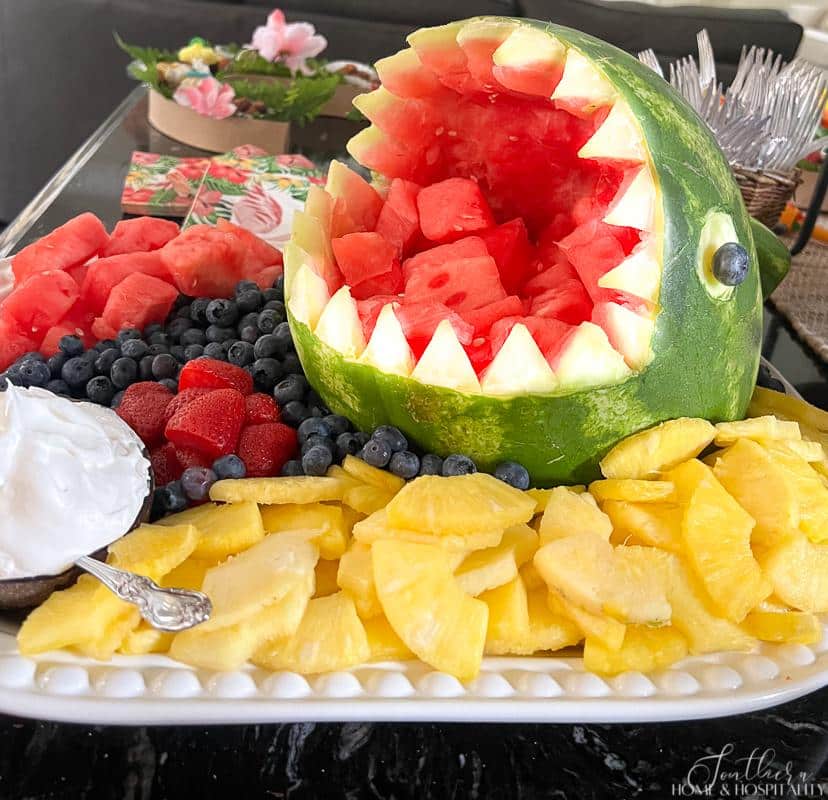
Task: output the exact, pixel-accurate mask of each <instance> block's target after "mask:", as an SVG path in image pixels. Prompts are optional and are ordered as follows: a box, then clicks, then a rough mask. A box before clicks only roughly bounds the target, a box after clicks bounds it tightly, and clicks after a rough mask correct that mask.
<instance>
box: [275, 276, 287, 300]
mask: <svg viewBox="0 0 828 800" xmlns="http://www.w3.org/2000/svg"><path fill="white" fill-rule="evenodd" d="M273 291H274V292H276V299H277V300H284V299H285V276H284V275H280V276H279V277H278V278H276V280H275V281H273Z"/></svg>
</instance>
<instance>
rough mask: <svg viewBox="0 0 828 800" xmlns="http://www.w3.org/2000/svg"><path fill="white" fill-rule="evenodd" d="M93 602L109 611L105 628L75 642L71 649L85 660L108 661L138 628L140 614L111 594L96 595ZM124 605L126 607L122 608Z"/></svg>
mask: <svg viewBox="0 0 828 800" xmlns="http://www.w3.org/2000/svg"><path fill="white" fill-rule="evenodd" d="M93 602H95V603H96V604H98V605H99V606H101V607H103V608H104V609H106V608H108V609H110V612H109V614H108V615H107V616H108V621H107V623H106V626H105V627H104V628H101V629H99V630H96V631H95V632H94V633H93V634H90V635H88V636H87V637H86V638H85V639H82V640H81V641H79V642H75V644H74V645H73V649H74V650H76V651H77V652H79V653H80V654H81V655H84V656H86V657H87V658H95V659H97V660H98V661H108V660H109V659H110V658H112V656H113V654H114V653H115V651H116V650H117V649H118V648H119V647H120V646H121V645H122V644H123V642H124V640H125V639H126V637H127V636H129V634H130V633H131V632H132V631H134V630H135V628H137V627H138V624H139V623H140V622H141V614H140V612H139V611H138V609H137V608H136V607H135V606H129V605H128V604H125V603H124V602H123V601H122V600H119V599H118V598H117V597H115V595H113V594H107V595H104V596H101V595H98V596H97V597H96V598H95V600H94V601H93ZM124 605H127V607H126V608H124Z"/></svg>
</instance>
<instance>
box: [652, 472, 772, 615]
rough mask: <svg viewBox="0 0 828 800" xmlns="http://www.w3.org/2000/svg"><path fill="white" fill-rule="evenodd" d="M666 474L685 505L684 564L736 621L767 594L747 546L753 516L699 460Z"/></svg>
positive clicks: (766, 584)
mask: <svg viewBox="0 0 828 800" xmlns="http://www.w3.org/2000/svg"><path fill="white" fill-rule="evenodd" d="M668 474H669V476H670V479H671V480H672V481H673V482H674V483H675V486H676V492H677V494H678V497H679V501H680V502H681V504H682V506H684V509H685V510H684V519H683V521H682V529H681V532H682V540H683V541H684V546H685V549H686V552H687V555H688V557H689V559H690V563H691V565H692V566H693V569H694V570H695V572H696V574H697V575H698V576H699V577H700V578H701V580H702V582H703V584H704V588H705V589H706V590H707V593H708V594H709V595H710V598H711V599H712V600H713V604H714V606H715V607H716V609H717V610H718V611H719V613H720V614H721V615H722V616H724V617H725V618H727V619H729V620H730V621H731V622H741V621H742V620H743V619H744V618H745V616H746V615H747V613H748V611H750V610H751V609H752V608H754V607H755V606H756V604H757V603H759V602H761V601H762V600H764V599H765V598H766V597H767V596H768V595H769V594H770V592H771V586H770V583H769V581H768V580H767V579H766V578H765V577H764V576H763V575H762V570H761V569H760V567H759V564H758V563H757V561H756V559H755V558H754V557H753V552H752V551H751V549H750V538H751V532H752V530H753V526H754V521H753V518H752V517H751V516H750V515H749V514H748V513H747V512H746V511H745V510H744V509H743V508H742V507H741V506H740V505H739V504H738V503H737V502H736V501H735V500H734V499H733V498H732V497H731V496H730V495H729V494H728V493H727V491H725V488H724V487H723V486H722V485H721V484H720V483H719V482H718V481H717V480H716V477H715V475H714V474H713V471H712V470H711V469H710V467H708V466H706V465H705V464H702V462H701V461H696V460H692V461H686V462H685V463H684V464H682V465H681V466H679V467H676V468H675V469H673V470H671V471H670V472H669V473H668Z"/></svg>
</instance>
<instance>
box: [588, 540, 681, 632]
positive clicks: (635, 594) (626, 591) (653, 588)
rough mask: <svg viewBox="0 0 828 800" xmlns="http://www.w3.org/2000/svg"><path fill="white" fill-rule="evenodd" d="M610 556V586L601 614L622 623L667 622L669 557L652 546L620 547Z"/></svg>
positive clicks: (668, 608)
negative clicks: (611, 571)
mask: <svg viewBox="0 0 828 800" xmlns="http://www.w3.org/2000/svg"><path fill="white" fill-rule="evenodd" d="M613 556H614V558H613V562H614V563H613V583H612V586H611V591H609V592H607V593H606V594H605V595H604V605H603V612H604V613H605V614H609V615H610V616H611V617H615V618H616V619H618V620H620V621H621V622H624V623H640V624H646V625H664V624H666V623H667V622H669V621H670V617H671V614H672V609H671V607H670V601H669V600H668V599H667V584H668V569H669V563H670V556H669V554H668V553H664V552H662V551H661V550H657V549H655V548H654V547H639V546H637V545H628V546H623V545H622V546H620V547H616V548H614V551H613Z"/></svg>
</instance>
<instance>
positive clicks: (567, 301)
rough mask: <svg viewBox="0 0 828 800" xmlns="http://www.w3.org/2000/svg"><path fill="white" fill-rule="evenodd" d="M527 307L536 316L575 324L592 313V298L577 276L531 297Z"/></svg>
mask: <svg viewBox="0 0 828 800" xmlns="http://www.w3.org/2000/svg"><path fill="white" fill-rule="evenodd" d="M529 309H530V312H531V314H532V315H534V316H536V317H554V318H555V319H559V320H561V321H562V322H568V323H569V324H570V325H577V324H578V323H580V322H585V321H586V320H588V319H589V318H590V316H591V315H592V300H590V298H589V295H588V294H587V290H586V289H584V285H583V284H582V283H581V282H580V281H579V280H578V279H577V278H568V279H567V280H565V281H564V282H563V283H562V284H561V285H560V286H557V287H556V288H554V289H549V290H548V291H546V292H544V293H543V294H539V295H537V297H535V298H533V300H532V303H531V305H530V306H529Z"/></svg>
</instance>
